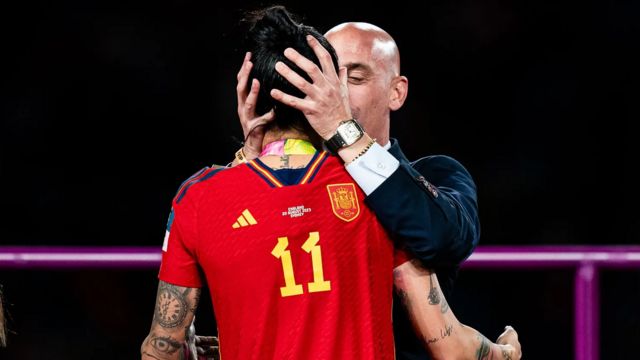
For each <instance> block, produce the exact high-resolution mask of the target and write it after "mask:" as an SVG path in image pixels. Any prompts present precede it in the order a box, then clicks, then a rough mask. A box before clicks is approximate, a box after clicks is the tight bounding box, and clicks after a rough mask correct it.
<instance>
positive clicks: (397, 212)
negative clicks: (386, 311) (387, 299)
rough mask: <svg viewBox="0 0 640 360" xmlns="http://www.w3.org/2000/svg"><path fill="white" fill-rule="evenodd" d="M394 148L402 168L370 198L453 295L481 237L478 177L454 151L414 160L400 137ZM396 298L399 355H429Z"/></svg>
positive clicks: (404, 359)
mask: <svg viewBox="0 0 640 360" xmlns="http://www.w3.org/2000/svg"><path fill="white" fill-rule="evenodd" d="M389 152H390V153H391V154H392V155H393V156H394V157H395V158H396V159H398V160H399V161H400V168H399V169H398V170H396V171H395V172H394V173H393V174H392V175H391V176H390V177H389V178H388V179H387V180H385V181H384V182H383V183H382V184H381V185H380V186H379V187H378V188H377V189H376V190H375V191H374V192H373V193H371V194H370V195H369V196H367V198H366V199H365V202H366V203H367V205H368V206H369V207H370V208H371V209H373V211H374V212H375V213H376V215H377V217H378V220H379V221H380V223H381V224H382V225H383V226H384V227H385V229H386V230H387V231H388V232H389V234H390V236H391V237H392V238H393V239H394V241H395V242H396V244H397V246H399V247H403V248H405V249H407V250H408V251H409V252H410V253H411V254H412V255H413V256H415V257H416V258H417V259H420V260H421V261H422V262H423V263H424V265H425V266H426V267H429V268H433V269H435V271H436V274H437V276H438V280H439V281H440V286H441V287H442V292H443V293H444V295H445V297H450V295H451V289H452V286H453V282H454V280H455V277H456V274H457V270H458V267H459V265H460V263H461V262H462V261H464V259H466V258H467V257H468V256H469V255H471V252H473V249H474V248H475V247H476V245H477V244H478V240H479V238H480V221H479V219H478V199H477V195H476V186H475V183H474V182H473V179H472V178H471V175H470V174H469V172H468V171H467V170H466V169H465V168H464V167H463V166H462V164H460V163H459V162H458V161H456V160H454V159H453V158H451V157H448V156H443V155H433V156H427V157H424V158H421V159H419V160H417V161H414V162H410V161H409V160H407V158H406V157H405V156H404V154H403V153H402V151H401V150H400V147H399V145H398V142H397V141H396V140H395V139H392V140H391V148H390V149H389ZM393 304H394V309H393V316H394V317H393V320H394V335H395V342H396V358H397V359H399V360H414V359H416V360H417V359H422V360H424V359H429V355H428V354H427V352H426V350H425V348H424V345H423V343H422V341H420V340H419V339H418V338H417V337H416V335H415V333H414V332H413V327H412V325H411V322H410V321H409V318H408V316H407V313H406V311H405V310H404V308H403V307H402V302H401V300H400V299H399V298H398V297H397V296H396V295H394V302H393Z"/></svg>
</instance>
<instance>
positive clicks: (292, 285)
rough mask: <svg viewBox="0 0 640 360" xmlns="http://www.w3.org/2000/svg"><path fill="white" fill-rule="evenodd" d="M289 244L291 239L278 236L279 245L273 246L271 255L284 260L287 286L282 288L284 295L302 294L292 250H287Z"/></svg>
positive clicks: (281, 291)
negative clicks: (295, 273) (294, 271)
mask: <svg viewBox="0 0 640 360" xmlns="http://www.w3.org/2000/svg"><path fill="white" fill-rule="evenodd" d="M287 246H289V239H287V238H286V237H280V238H278V245H276V247H274V248H273V250H272V251H271V255H273V256H275V257H276V258H278V259H280V260H281V261H282V271H283V272H284V284H285V286H283V287H281V288H280V295H282V297H286V296H293V295H300V294H302V292H303V290H302V285H298V284H296V277H295V275H294V274H293V262H292V261H291V251H289V250H285V249H286V248H287Z"/></svg>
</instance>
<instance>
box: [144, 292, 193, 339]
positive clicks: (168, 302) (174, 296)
mask: <svg viewBox="0 0 640 360" xmlns="http://www.w3.org/2000/svg"><path fill="white" fill-rule="evenodd" d="M190 292H191V288H186V289H185V290H184V292H182V293H181V292H180V290H179V289H178V288H177V287H176V286H174V285H171V284H167V283H165V282H160V286H159V287H158V296H157V300H156V301H157V303H156V313H155V316H154V319H153V320H154V322H157V323H158V324H160V326H162V327H164V328H174V327H176V326H179V325H180V324H182V322H183V321H184V319H185V318H186V317H187V311H188V310H189V308H188V303H187V297H188V296H189V293H190Z"/></svg>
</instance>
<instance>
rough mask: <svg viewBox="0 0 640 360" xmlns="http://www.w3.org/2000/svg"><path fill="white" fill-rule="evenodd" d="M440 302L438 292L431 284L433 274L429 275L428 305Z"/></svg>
mask: <svg viewBox="0 0 640 360" xmlns="http://www.w3.org/2000/svg"><path fill="white" fill-rule="evenodd" d="M438 304H440V292H439V291H438V288H437V287H435V286H433V274H431V275H429V305H438Z"/></svg>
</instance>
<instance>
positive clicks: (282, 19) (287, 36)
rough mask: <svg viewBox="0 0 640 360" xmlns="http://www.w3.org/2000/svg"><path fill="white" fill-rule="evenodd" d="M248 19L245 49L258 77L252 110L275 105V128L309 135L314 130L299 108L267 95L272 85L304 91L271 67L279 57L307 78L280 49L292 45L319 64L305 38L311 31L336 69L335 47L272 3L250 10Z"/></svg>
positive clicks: (289, 91) (263, 110) (296, 93)
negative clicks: (261, 8)
mask: <svg viewBox="0 0 640 360" xmlns="http://www.w3.org/2000/svg"><path fill="white" fill-rule="evenodd" d="M250 21H251V24H252V27H251V30H250V31H249V34H248V37H247V39H248V41H249V49H250V51H251V52H252V59H251V60H252V61H253V64H254V65H253V68H252V69H251V75H250V76H251V78H255V79H258V81H260V93H259V95H258V100H257V104H256V113H259V114H263V113H266V112H268V111H269V110H271V109H275V114H276V115H275V121H274V123H275V126H277V127H278V128H279V129H282V130H286V129H290V128H295V129H297V130H300V131H302V132H304V133H305V134H307V135H309V136H311V135H313V134H315V132H314V131H313V129H312V128H311V127H310V126H309V123H308V122H307V120H306V119H305V117H304V115H303V114H302V113H301V112H300V111H298V110H296V109H293V108H291V107H289V106H286V105H283V104H282V103H280V102H278V101H276V100H274V99H273V98H272V97H271V95H270V92H271V90H272V89H278V90H281V91H283V92H285V93H287V94H290V95H293V96H296V97H300V98H304V97H305V95H304V93H302V92H301V91H300V90H298V88H296V87H295V86H293V85H292V84H291V83H290V82H289V81H287V80H286V79H285V78H284V77H282V76H281V75H280V74H279V73H278V72H277V71H276V70H275V64H276V63H277V62H278V61H281V62H283V63H285V64H286V65H288V66H289V67H290V68H291V69H292V70H293V71H295V72H297V73H298V74H299V75H300V76H302V77H304V78H305V79H307V81H309V82H311V79H310V78H309V76H308V75H307V74H306V72H304V71H303V70H301V69H300V68H299V67H298V66H296V65H295V64H294V63H293V62H292V61H290V60H289V59H287V58H286V57H285V56H284V50H285V49H286V48H293V49H295V50H297V51H298V52H299V53H300V54H302V55H303V56H305V57H306V58H307V59H309V60H311V61H313V62H314V63H315V64H316V65H318V66H320V61H319V60H318V57H317V56H316V55H315V53H314V51H313V49H312V48H311V47H310V46H309V43H308V42H307V40H306V36H307V35H311V36H313V37H315V38H316V39H318V41H319V42H320V44H322V46H324V47H325V48H326V49H327V50H328V51H329V53H330V54H331V57H332V59H333V63H334V66H335V67H336V71H337V69H338V59H337V55H336V52H335V50H334V49H333V47H332V46H331V45H330V44H329V42H328V41H327V39H326V38H325V37H324V36H322V34H320V33H319V32H318V31H317V30H316V29H314V28H313V27H311V26H306V25H303V24H300V23H297V22H295V21H294V20H293V19H292V18H291V15H290V14H289V12H287V10H286V9H285V8H284V7H282V6H273V7H269V8H266V9H264V10H261V11H258V12H256V13H254V14H252V18H251V20H250Z"/></svg>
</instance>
